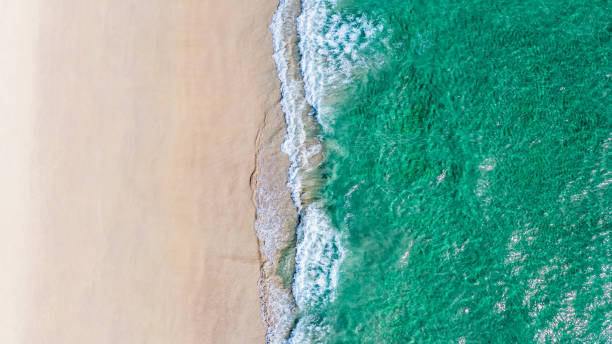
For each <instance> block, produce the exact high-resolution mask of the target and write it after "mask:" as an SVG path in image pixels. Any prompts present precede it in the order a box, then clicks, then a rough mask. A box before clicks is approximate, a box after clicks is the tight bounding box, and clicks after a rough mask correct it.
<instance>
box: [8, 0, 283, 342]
mask: <svg viewBox="0 0 612 344" xmlns="http://www.w3.org/2000/svg"><path fill="white" fill-rule="evenodd" d="M276 5H277V3H276V1H268V0H265V1H264V0H260V1H255V2H251V3H249V4H245V3H242V2H238V1H231V2H225V3H217V4H195V3H186V4H173V3H168V2H164V1H161V0H157V1H154V2H152V3H148V4H147V6H144V7H143V6H142V4H139V3H137V2H136V1H128V2H122V3H118V2H114V1H110V0H107V1H103V2H99V3H96V4H86V3H82V2H79V1H76V0H65V1H62V3H61V5H59V6H57V4H55V6H51V5H49V4H45V3H44V2H42V1H39V0H27V1H24V2H22V3H16V4H11V5H10V6H11V7H12V8H10V9H9V13H16V18H17V20H15V22H24V23H29V22H31V21H32V19H34V18H33V17H36V18H35V19H36V20H35V21H34V22H35V23H36V25H33V26H25V25H19V26H17V27H16V28H15V27H14V26H1V27H0V29H1V30H2V31H0V33H1V34H2V35H3V36H5V35H6V36H7V37H8V36H11V37H14V39H12V40H9V41H8V42H9V43H8V44H9V47H8V48H13V49H14V51H16V53H15V54H13V55H11V56H10V57H9V60H8V62H10V64H11V66H10V68H9V65H8V64H5V65H3V66H2V68H0V72H2V75H3V76H7V78H3V83H5V86H6V88H7V89H14V90H15V92H16V94H15V97H14V99H15V100H14V101H12V102H8V101H3V102H2V103H0V106H1V109H2V110H3V113H16V114H18V115H19V116H15V117H11V118H8V122H9V125H8V127H9V128H12V129H15V130H12V132H9V133H7V135H6V136H4V137H3V139H2V143H3V145H4V144H6V145H7V146H9V145H15V144H18V145H19V147H22V148H23V149H20V151H19V152H20V153H19V154H14V155H15V157H13V156H12V155H11V156H9V159H11V160H10V161H9V162H8V164H9V165H12V164H11V163H14V166H15V167H13V168H11V169H10V170H9V171H8V172H5V175H4V177H5V180H4V182H6V183H7V185H13V187H11V188H7V190H8V193H7V194H5V195H4V196H3V200H2V201H3V203H7V204H10V203H11V200H20V201H19V203H18V204H16V205H13V206H12V207H13V208H15V209H14V211H12V210H13V209H12V208H11V211H12V213H13V214H14V216H12V217H4V216H3V218H5V220H3V221H4V222H3V228H4V229H3V230H2V232H0V233H1V236H2V239H3V240H2V241H3V243H4V244H3V245H12V244H11V243H16V242H19V243H20V244H19V245H12V247H11V249H10V250H5V251H4V252H7V253H5V255H6V256H7V257H5V258H7V259H6V260H4V261H5V263H3V267H4V265H5V264H6V265H7V266H6V269H5V271H8V272H7V275H6V276H5V277H4V278H3V288H5V289H4V292H3V293H2V295H1V296H0V297H1V298H2V299H6V301H7V302H6V303H5V304H8V305H13V306H14V307H13V308H12V310H11V314H7V313H8V310H9V308H11V307H7V308H6V309H5V311H4V312H2V314H0V320H1V322H0V328H2V331H0V332H2V335H0V338H6V339H7V340H6V341H7V342H41V341H52V342H62V343H83V342H88V343H108V342H114V343H134V342H152V343H156V342H160V343H162V342H181V343H217V342H223V343H256V342H264V341H265V340H264V335H265V334H264V327H263V325H262V320H261V313H260V310H261V304H260V298H259V297H260V295H259V291H258V287H257V283H258V278H259V277H260V264H261V263H260V259H261V258H260V251H259V248H258V247H257V242H256V241H257V239H256V237H255V235H254V229H253V228H254V214H255V209H254V206H253V201H254V198H253V193H254V192H255V190H254V189H253V188H252V184H251V183H250V181H249V178H250V176H251V175H252V173H253V172H254V171H253V168H254V166H253V159H254V158H253V157H255V154H256V152H257V151H259V152H260V153H259V154H258V155H257V156H258V158H256V159H259V158H261V157H264V156H267V155H266V154H267V153H263V154H262V153H261V152H262V151H261V147H264V146H268V145H275V144H276V142H278V140H279V139H278V133H279V130H280V131H282V121H281V122H278V118H280V119H282V115H279V112H278V97H279V91H278V88H279V86H278V77H277V74H276V72H275V68H274V63H273V60H272V57H271V56H272V51H273V49H272V44H271V42H272V39H271V33H270V31H269V29H268V25H269V23H270V21H271V18H272V15H273V12H274V11H275V10H276ZM228 13H231V15H228ZM9 50H11V49H9ZM24 56H26V57H27V58H24ZM15 66H16V68H14V67H15ZM13 68H14V69H15V70H16V71H14V70H13ZM23 75H26V76H28V75H29V76H31V80H30V81H22V79H21V78H22V77H23ZM28 80H29V79H28ZM28 82H29V83H28ZM12 85H17V87H12ZM264 114H267V115H266V116H264ZM266 118H267V119H266ZM272 118H277V120H276V123H277V124H275V125H274V126H270V125H269V123H270V121H271V119H272ZM262 123H266V125H265V126H263V128H262ZM279 128H280V129H279ZM258 130H259V134H260V138H259V139H257V136H258ZM256 141H257V142H259V143H262V144H263V145H262V146H260V147H256V145H255V143H256ZM268 147H271V146H268ZM22 150H23V152H21V151H22ZM23 157H27V158H23ZM281 158H282V157H281ZM266 159H267V158H266ZM279 166H280V165H279ZM258 176H261V174H257V173H256V174H255V175H254V177H256V178H257V177H258ZM15 229H19V233H15ZM9 258H10V259H9ZM10 261H18V262H19V264H20V266H19V267H18V268H17V267H9V266H8V265H9V263H8V262H10ZM16 291H19V292H16ZM15 297H18V299H14V298H15ZM14 314H16V315H18V319H12V316H13V315H14Z"/></svg>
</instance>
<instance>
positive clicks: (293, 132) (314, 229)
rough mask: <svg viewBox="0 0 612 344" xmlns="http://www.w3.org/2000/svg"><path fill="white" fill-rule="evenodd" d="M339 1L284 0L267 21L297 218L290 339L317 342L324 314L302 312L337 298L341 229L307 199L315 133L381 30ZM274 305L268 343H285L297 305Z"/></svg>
mask: <svg viewBox="0 0 612 344" xmlns="http://www.w3.org/2000/svg"><path fill="white" fill-rule="evenodd" d="M334 3H335V1H326V0H304V1H301V2H300V1H296V0H281V1H280V3H279V7H278V10H277V11H276V13H275V15H274V17H273V20H272V24H271V26H270V29H271V31H272V34H273V41H274V60H275V62H276V67H277V72H278V76H279V79H280V80H281V93H282V99H281V106H282V109H283V112H284V113H285V119H286V124H287V136H286V139H285V141H284V143H283V145H282V151H283V152H284V153H286V154H287V155H288V156H289V158H290V161H291V165H290V168H289V178H288V180H289V181H288V186H289V187H290V188H291V193H292V198H293V201H294V203H295V206H296V207H297V209H298V214H299V216H300V222H299V224H298V226H297V229H296V235H297V247H296V257H295V264H296V269H295V276H294V280H293V287H292V293H293V297H294V300H295V305H296V306H297V312H298V317H297V322H296V323H295V325H294V327H293V328H292V329H291V336H290V337H289V339H288V342H289V343H309V342H316V341H317V340H318V339H321V338H323V337H324V335H325V333H326V331H327V328H326V325H325V324H322V323H321V322H320V319H315V318H312V317H309V316H300V314H305V312H304V311H305V310H307V309H314V308H319V309H321V308H324V307H325V306H326V305H327V304H329V303H330V302H332V301H333V300H334V297H335V291H336V287H337V282H338V268H339V265H340V263H341V261H342V257H343V248H342V243H341V236H340V232H339V231H338V230H337V229H336V228H334V227H333V226H332V224H331V221H330V219H329V217H328V215H327V214H326V212H325V210H324V206H325V204H324V201H322V200H311V199H304V197H305V194H308V192H313V191H314V190H313V189H315V188H316V187H317V183H318V180H317V177H316V174H315V173H316V169H317V167H318V166H319V164H320V162H321V159H322V157H321V143H320V142H319V139H318V135H317V133H318V132H319V131H320V130H321V129H322V130H331V128H330V127H329V126H328V125H326V123H327V122H326V121H327V120H331V117H326V113H325V96H326V94H328V93H329V92H330V91H331V90H333V89H334V87H335V86H336V85H341V84H346V83H347V82H349V81H350V78H351V71H352V70H353V69H354V68H359V67H365V63H366V62H365V59H364V58H363V57H360V56H359V55H358V54H357V51H358V50H360V49H363V48H364V43H360V44H359V43H358V41H359V40H358V38H359V36H360V35H361V34H365V35H366V37H372V36H374V35H375V34H376V33H377V32H378V31H380V30H381V29H382V25H378V26H374V25H373V24H371V23H369V22H368V21H367V20H366V19H365V18H363V17H356V18H348V19H349V22H348V23H347V18H339V17H338V16H337V15H331V14H330V13H329V7H330V6H332V5H333V4H334ZM298 15H299V16H298ZM341 19H343V20H341ZM298 37H299V39H298ZM298 41H299V48H298V44H297V43H298ZM341 46H342V47H341ZM274 302H275V303H276V304H275V305H268V307H274V308H277V309H278V310H279V312H278V313H279V314H280V313H282V314H285V317H283V318H281V317H279V318H278V319H274V320H273V321H269V322H268V323H269V324H271V326H268V329H267V341H268V342H269V343H282V342H285V341H286V340H287V338H284V337H283V336H282V334H284V333H287V326H288V325H290V324H292V322H293V321H294V319H292V317H293V316H294V314H293V313H292V312H288V311H285V312H282V309H285V310H288V309H290V308H292V307H293V305H286V301H285V302H283V301H281V300H275V301H274ZM283 303H285V304H283Z"/></svg>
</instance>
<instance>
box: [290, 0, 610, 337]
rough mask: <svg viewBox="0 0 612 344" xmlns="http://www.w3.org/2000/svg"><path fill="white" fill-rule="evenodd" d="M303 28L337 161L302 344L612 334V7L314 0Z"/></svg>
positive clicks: (302, 279)
mask: <svg viewBox="0 0 612 344" xmlns="http://www.w3.org/2000/svg"><path fill="white" fill-rule="evenodd" d="M297 25H298V31H299V32H300V49H301V51H300V52H301V56H302V60H301V68H302V73H303V75H304V80H305V88H306V97H307V99H308V102H309V103H310V105H312V106H313V115H314V116H316V118H317V120H318V126H319V130H318V131H316V132H314V133H313V132H311V133H310V135H315V136H316V138H317V139H318V140H319V141H320V145H321V151H322V156H323V159H322V163H321V164H320V165H317V168H316V170H315V171H311V172H310V174H309V175H310V177H309V178H311V179H313V180H316V181H317V182H316V183H315V184H314V185H315V187H314V188H315V191H314V196H313V197H312V199H311V200H309V201H308V202H305V201H304V203H306V204H304V205H303V207H304V209H305V210H303V211H302V213H301V215H302V219H303V220H302V221H303V224H302V225H301V227H298V231H297V232H298V237H297V240H298V246H297V260H296V264H297V265H296V266H297V270H296V275H295V276H294V287H293V293H294V296H295V298H296V304H297V306H298V311H297V319H296V323H295V326H294V328H293V331H292V337H291V338H290V341H292V342H294V343H308V342H313V343H532V342H534V343H552V342H559V343H612V295H611V293H612V242H611V241H610V239H611V237H612V234H611V230H612V190H611V188H610V184H611V183H612V170H611V169H610V162H611V158H612V2H610V1H588V2H587V1H566V0H555V1H549V0H538V1H535V0H522V1H518V0H506V1H479V0H477V1H459V0H457V1H450V0H438V1H412V0H403V1H399V0H388V1H384V2H381V1H369V0H344V1H342V0H339V1H337V2H334V1H323V0H305V1H303V10H302V15H301V17H300V21H299V23H298V24H297ZM285 96H286V94H285ZM288 116H289V114H288ZM297 197H299V196H297ZM310 205H312V207H314V208H316V211H315V210H312V211H309V210H308V208H307V207H308V206H310ZM312 217H316V219H317V220H316V221H315V220H308V219H309V218H312ZM309 221H310V222H309ZM309 223H310V224H309ZM313 223H316V224H317V225H313ZM315 227H316V228H318V230H321V228H323V227H324V230H322V232H324V234H320V233H319V232H317V230H313V229H312V228H315ZM313 231H314V232H313ZM312 233H314V234H312ZM313 243H316V244H317V245H318V246H316V245H314V244H313ZM321 257H324V259H322V258H321ZM317 288H319V289H317Z"/></svg>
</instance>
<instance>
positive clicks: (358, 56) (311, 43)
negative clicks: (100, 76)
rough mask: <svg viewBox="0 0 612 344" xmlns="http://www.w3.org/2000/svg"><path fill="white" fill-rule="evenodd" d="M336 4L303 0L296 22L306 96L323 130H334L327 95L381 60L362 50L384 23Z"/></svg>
mask: <svg viewBox="0 0 612 344" xmlns="http://www.w3.org/2000/svg"><path fill="white" fill-rule="evenodd" d="M335 4H336V1H335V0H304V1H302V14H301V15H300V17H299V18H298V24H297V25H298V31H299V35H300V42H299V46H300V52H301V54H302V60H301V62H300V63H301V68H302V72H303V75H304V83H305V90H306V99H307V100H308V102H309V103H310V104H312V106H313V107H314V108H315V109H316V111H317V115H318V120H319V123H321V125H322V126H323V129H324V130H330V129H331V118H330V117H329V116H327V115H328V112H329V110H330V109H327V108H325V95H327V94H329V93H330V92H329V91H330V90H332V89H334V88H336V87H341V86H343V85H346V84H348V83H350V82H351V81H352V80H353V78H352V77H353V75H354V71H355V70H356V69H360V70H361V69H366V68H368V64H369V62H368V61H375V62H378V63H381V62H382V59H377V58H376V57H375V56H370V57H367V56H366V54H364V53H363V52H364V51H365V50H366V49H367V47H368V45H369V44H370V43H371V42H372V41H373V40H374V39H375V38H376V36H378V35H379V33H380V32H381V31H382V30H383V28H384V26H383V25H382V24H378V25H375V24H373V23H372V21H370V20H368V19H367V18H366V17H365V16H341V15H339V14H338V13H335V12H334V11H333V6H334V5H335Z"/></svg>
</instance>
